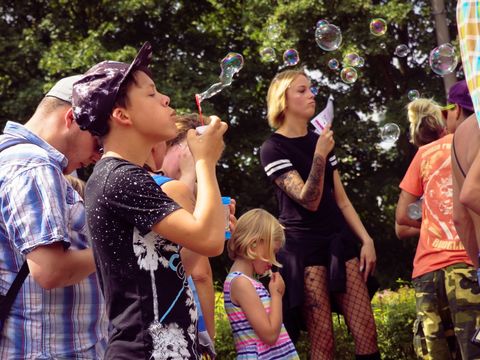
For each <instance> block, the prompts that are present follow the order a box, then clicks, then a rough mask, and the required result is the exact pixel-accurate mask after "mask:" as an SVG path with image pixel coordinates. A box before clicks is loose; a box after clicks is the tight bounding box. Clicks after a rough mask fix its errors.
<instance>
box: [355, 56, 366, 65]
mask: <svg viewBox="0 0 480 360" xmlns="http://www.w3.org/2000/svg"><path fill="white" fill-rule="evenodd" d="M363 65H365V59H364V58H363V57H361V56H360V57H359V58H358V64H357V67H359V68H361V67H363Z"/></svg>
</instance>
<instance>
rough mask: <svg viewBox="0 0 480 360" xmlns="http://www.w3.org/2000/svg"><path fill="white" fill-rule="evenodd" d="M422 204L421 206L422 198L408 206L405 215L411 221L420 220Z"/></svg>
mask: <svg viewBox="0 0 480 360" xmlns="http://www.w3.org/2000/svg"><path fill="white" fill-rule="evenodd" d="M422 204H423V198H420V199H418V200H417V201H415V202H413V203H411V204H408V206H407V215H408V217H409V218H410V219H412V220H421V219H422Z"/></svg>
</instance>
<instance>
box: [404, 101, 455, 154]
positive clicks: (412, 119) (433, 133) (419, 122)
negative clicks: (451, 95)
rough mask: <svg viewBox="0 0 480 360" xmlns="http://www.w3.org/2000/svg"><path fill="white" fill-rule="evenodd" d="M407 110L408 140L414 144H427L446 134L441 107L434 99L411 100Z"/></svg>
mask: <svg viewBox="0 0 480 360" xmlns="http://www.w3.org/2000/svg"><path fill="white" fill-rule="evenodd" d="M407 111H408V122H409V123H410V142H411V143H412V144H414V145H415V146H417V147H418V146H423V145H426V144H429V143H431V142H432V141H435V140H438V139H440V138H441V137H442V136H444V135H446V133H447V125H446V123H445V119H444V117H443V115H442V108H441V107H440V105H438V104H437V103H436V102H435V101H434V100H432V99H416V100H413V101H412V102H410V103H409V104H408V106H407ZM451 130H452V129H451ZM449 132H453V131H449Z"/></svg>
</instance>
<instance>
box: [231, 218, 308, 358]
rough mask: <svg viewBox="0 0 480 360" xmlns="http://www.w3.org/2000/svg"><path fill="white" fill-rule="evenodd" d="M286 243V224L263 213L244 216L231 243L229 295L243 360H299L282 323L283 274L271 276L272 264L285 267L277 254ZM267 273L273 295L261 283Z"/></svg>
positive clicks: (233, 324) (238, 355)
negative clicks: (260, 277)
mask: <svg viewBox="0 0 480 360" xmlns="http://www.w3.org/2000/svg"><path fill="white" fill-rule="evenodd" d="M284 241H285V238H284V233H283V229H282V226H281V225H280V223H279V222H278V221H277V219H275V218H274V217H273V216H272V215H271V214H270V213H268V212H267V211H265V210H262V209H253V210H250V211H248V212H246V213H245V214H243V215H242V216H241V217H240V218H239V219H238V223H237V227H236V229H235V231H234V233H233V236H232V238H231V239H230V240H229V241H228V254H229V256H230V258H231V259H232V260H233V261H234V263H233V265H232V268H231V269H230V273H229V274H228V276H227V278H226V280H225V283H224V287H223V293H224V300H225V311H226V313H227V316H228V320H229V321H230V326H231V328H232V332H233V339H234V341H235V348H236V350H237V359H260V360H274V359H283V360H298V359H299V357H298V354H297V351H296V350H295V346H294V345H293V343H292V341H291V340H290V337H289V336H288V333H287V331H286V330H285V327H284V326H283V323H282V296H283V294H284V292H285V283H284V282H283V279H282V277H281V276H280V274H279V273H277V272H273V273H272V272H271V268H272V265H277V266H281V265H280V264H279V263H278V262H277V260H276V258H275V254H276V253H277V252H278V250H279V249H280V248H281V247H282V246H283V243H284ZM267 273H269V274H270V283H269V284H268V289H269V291H270V293H268V292H267V290H266V289H265V287H264V286H263V285H262V283H260V282H259V281H257V280H256V279H255V276H256V275H263V274H267Z"/></svg>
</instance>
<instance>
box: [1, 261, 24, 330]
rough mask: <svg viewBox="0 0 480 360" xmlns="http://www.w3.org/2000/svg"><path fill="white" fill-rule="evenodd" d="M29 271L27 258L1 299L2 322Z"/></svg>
mask: <svg viewBox="0 0 480 360" xmlns="http://www.w3.org/2000/svg"><path fill="white" fill-rule="evenodd" d="M29 272H30V269H29V268H28V264H27V260H25V262H24V263H23V265H22V267H21V269H20V271H19V272H18V274H17V276H16V277H15V280H13V283H12V285H11V286H10V289H8V292H7V294H6V295H5V297H4V298H3V301H2V302H1V304H2V306H1V308H0V321H1V322H2V323H3V322H4V321H5V319H6V318H7V316H8V313H9V312H10V309H11V308H12V305H13V302H14V301H15V298H16V297H17V294H18V292H19V291H20V288H21V287H22V285H23V282H24V281H25V279H26V278H27V276H28V273H29Z"/></svg>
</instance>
